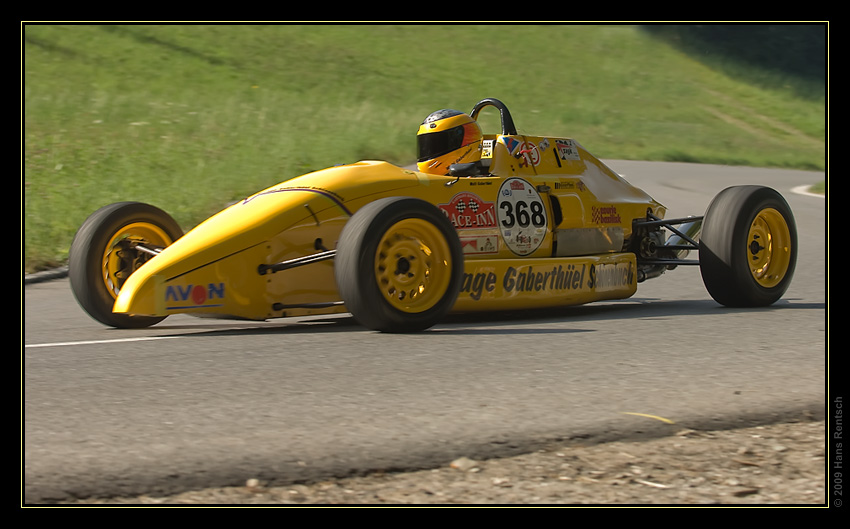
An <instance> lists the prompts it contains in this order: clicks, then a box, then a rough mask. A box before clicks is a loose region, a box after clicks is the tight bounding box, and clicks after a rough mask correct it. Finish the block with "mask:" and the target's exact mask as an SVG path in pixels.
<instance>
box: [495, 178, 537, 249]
mask: <svg viewBox="0 0 850 529" xmlns="http://www.w3.org/2000/svg"><path fill="white" fill-rule="evenodd" d="M496 209H497V211H498V220H499V229H500V230H501V231H502V238H503V239H504V240H505V244H507V245H508V248H510V249H511V251H513V252H514V253H515V254H517V255H528V254H530V253H532V252H533V251H534V250H536V249H537V248H538V247H539V246H540V244H541V243H542V242H543V237H544V236H545V235H546V225H547V218H546V208H545V207H544V206H543V200H542V199H541V198H540V194H539V193H538V192H537V189H535V188H534V186H533V185H531V184H529V183H528V182H526V181H525V180H523V179H521V178H508V179H507V180H505V182H504V183H503V184H502V187H500V188H499V203H498V207H497V208H496Z"/></svg>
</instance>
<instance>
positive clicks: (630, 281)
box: [590, 263, 635, 292]
mask: <svg viewBox="0 0 850 529" xmlns="http://www.w3.org/2000/svg"><path fill="white" fill-rule="evenodd" d="M590 271H591V279H590V281H591V283H592V285H593V287H594V288H595V289H596V291H597V292H607V291H610V290H617V289H620V288H623V287H626V286H629V285H634V284H635V271H634V269H633V268H632V263H606V264H599V265H596V266H592V267H591V270H590Z"/></svg>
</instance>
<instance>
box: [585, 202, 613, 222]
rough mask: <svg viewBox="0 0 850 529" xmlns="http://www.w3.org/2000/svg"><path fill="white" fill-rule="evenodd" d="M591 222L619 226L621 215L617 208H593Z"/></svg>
mask: <svg viewBox="0 0 850 529" xmlns="http://www.w3.org/2000/svg"><path fill="white" fill-rule="evenodd" d="M590 216H591V220H592V221H593V222H594V223H596V224H619V223H620V214H619V213H618V212H617V208H616V207H615V206H602V207H597V206H593V207H592V208H591V215H590Z"/></svg>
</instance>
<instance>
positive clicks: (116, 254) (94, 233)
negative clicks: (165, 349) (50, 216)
mask: <svg viewBox="0 0 850 529" xmlns="http://www.w3.org/2000/svg"><path fill="white" fill-rule="evenodd" d="M182 236H183V231H182V230H181V229H180V226H179V225H178V224H177V223H176V222H175V221H174V219H172V218H171V216H169V215H168V214H167V213H165V212H164V211H162V210H161V209H159V208H156V207H154V206H151V205H148V204H143V203H140V202H119V203H116V204H110V205H108V206H104V207H102V208H100V209H99V210H97V211H95V212H94V213H92V214H91V216H90V217H89V218H88V219H86V221H85V222H84V223H83V225H82V226H80V229H79V230H77V234H76V235H75V236H74V240H73V242H72V243H71V250H70V252H69V259H68V278H69V279H70V282H71V291H72V292H73V293H74V297H76V298H77V302H78V303H79V304H80V306H81V307H83V309H84V310H85V311H86V312H87V313H88V314H89V315H90V316H91V317H92V318H94V319H95V320H97V321H99V322H101V323H103V324H105V325H109V326H110V327H118V328H141V327H149V326H151V325H154V324H155V323H158V322H160V321H162V319H163V317H157V316H133V315H129V314H116V313H114V312H112V306H113V304H114V303H115V298H117V297H118V292H119V291H120V290H121V286H122V285H123V284H124V282H125V281H126V280H127V278H128V277H130V274H132V273H133V272H135V271H136V270H137V269H138V268H139V267H140V266H142V265H143V264H145V263H146V262H147V261H149V260H150V259H152V258H153V257H154V256H155V255H156V253H157V252H159V251H160V250H162V249H163V248H165V247H166V246H168V245H170V244H171V243H173V242H174V241H176V240H177V239H179V238H180V237H182Z"/></svg>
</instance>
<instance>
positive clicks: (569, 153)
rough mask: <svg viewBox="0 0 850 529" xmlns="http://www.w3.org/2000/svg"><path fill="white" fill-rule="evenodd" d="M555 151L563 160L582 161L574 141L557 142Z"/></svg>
mask: <svg viewBox="0 0 850 529" xmlns="http://www.w3.org/2000/svg"><path fill="white" fill-rule="evenodd" d="M555 149H556V150H557V151H558V158H560V159H561V160H581V155H580V154H579V153H578V147H577V145H576V142H575V141H574V140H555Z"/></svg>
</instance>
